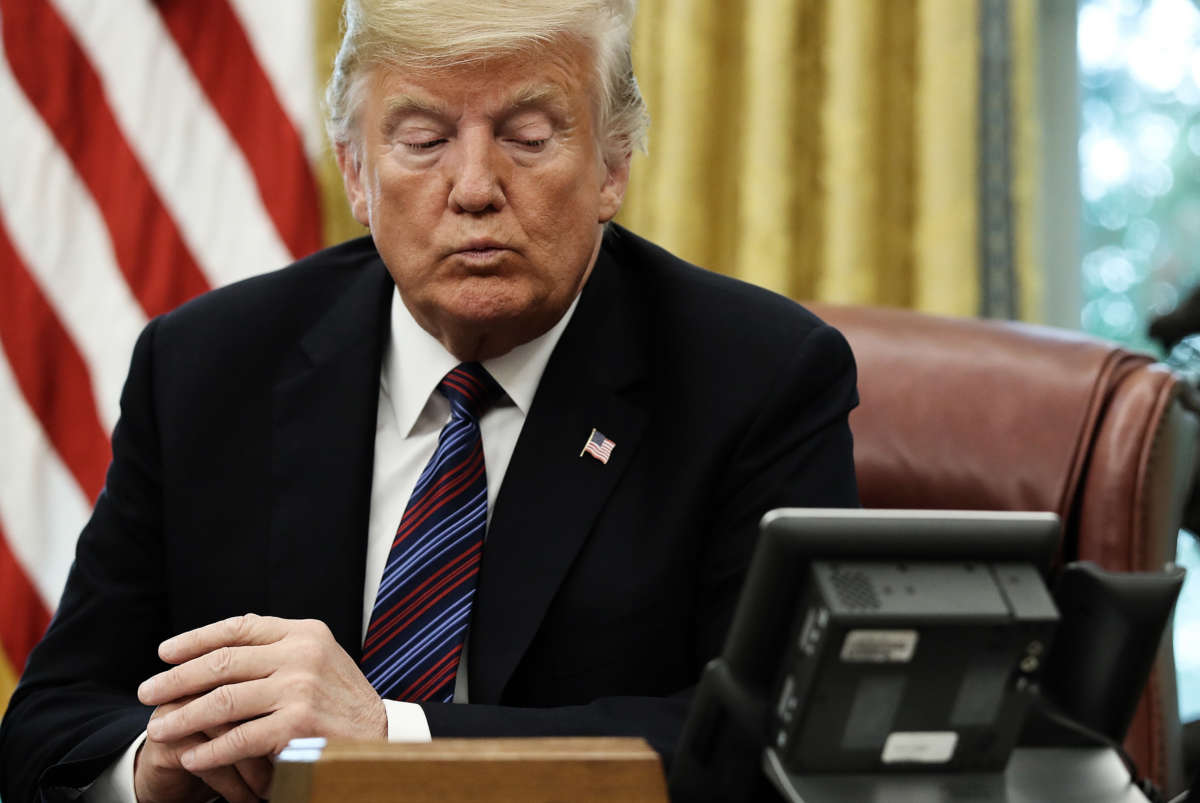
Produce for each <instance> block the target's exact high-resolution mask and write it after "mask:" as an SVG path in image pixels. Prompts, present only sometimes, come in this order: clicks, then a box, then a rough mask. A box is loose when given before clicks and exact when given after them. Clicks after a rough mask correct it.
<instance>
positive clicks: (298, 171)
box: [157, 0, 321, 258]
mask: <svg viewBox="0 0 1200 803" xmlns="http://www.w3.org/2000/svg"><path fill="white" fill-rule="evenodd" d="M157 6H158V10H159V12H160V13H161V14H162V17H163V20H164V21H165V22H166V24H167V28H168V29H169V30H170V31H171V36H173V37H174V38H175V42H176V43H177V44H178V45H179V49H180V50H181V51H183V54H184V56H185V57H186V58H187V60H188V63H189V64H190V65H191V67H192V72H193V73H194V74H195V76H196V79H197V80H198V81H199V82H200V85H201V86H202V87H204V92H205V94H206V95H208V99H209V101H210V102H211V103H212V105H213V108H215V109H216V110H217V113H218V114H220V115H221V119H222V120H224V121H225V125H226V127H228V129H229V131H230V133H231V134H232V135H233V138H234V140H235V141H236V142H237V144H238V147H240V148H241V150H242V153H244V154H245V156H246V159H247V160H248V161H249V163H250V169H251V170H252V171H253V172H254V177H255V179H256V180H257V183H258V191H259V194H260V195H261V196H262V200H263V204H264V206H265V207H266V209H267V212H268V214H270V216H271V220H273V221H274V222H275V228H276V229H278V231H279V236H280V237H281V238H282V239H283V241H284V243H286V244H287V247H288V250H289V251H291V253H292V256H293V257H297V258H299V257H301V256H304V255H305V254H309V253H312V252H313V251H316V250H317V249H318V248H320V247H321V209H320V206H319V204H318V201H317V187H316V182H315V180H314V179H313V174H312V168H311V167H310V165H309V163H308V157H307V156H306V155H305V153H304V145H303V144H302V142H301V140H300V135H299V134H298V133H297V131H296V128H295V126H293V125H292V122H291V120H290V119H289V118H288V116H287V112H285V111H284V109H283V106H282V105H281V104H280V102H279V98H278V97H277V96H276V95H275V90H274V88H273V87H272V86H271V82H270V79H268V78H267V75H266V73H265V72H264V71H263V69H262V65H261V64H259V62H258V59H257V58H256V57H255V55H254V50H253V49H252V48H251V46H250V41H249V39H247V37H246V32H245V31H244V30H243V29H242V25H241V22H240V21H239V20H238V18H237V15H236V14H235V13H234V11H233V9H232V8H231V7H230V6H229V3H228V2H227V0H207V2H203V3H198V2H196V0H160V2H158V3H157Z"/></svg>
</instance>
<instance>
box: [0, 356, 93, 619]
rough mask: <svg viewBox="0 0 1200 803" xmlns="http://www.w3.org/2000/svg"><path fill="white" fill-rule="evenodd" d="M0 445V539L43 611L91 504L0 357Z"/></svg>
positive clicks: (59, 584)
mask: <svg viewBox="0 0 1200 803" xmlns="http://www.w3.org/2000/svg"><path fill="white" fill-rule="evenodd" d="M0 443H2V444H4V458H3V459H2V460H0V512H2V513H3V520H4V532H5V534H6V535H7V536H8V538H7V539H6V541H7V542H8V545H9V546H10V547H11V548H12V551H13V555H14V556H15V557H16V559H17V561H18V562H19V563H20V564H21V566H23V567H24V569H25V576H26V577H28V578H29V579H30V581H31V582H32V583H33V585H34V587H35V588H37V590H38V593H39V595H40V596H41V597H42V599H43V600H44V601H45V603H46V607H48V608H49V609H50V610H54V607H55V605H57V604H58V597H59V595H60V594H61V593H62V588H63V585H64V584H65V583H66V581H67V571H68V570H69V569H70V568H71V561H72V559H73V558H74V556H75V540H76V539H77V538H78V537H79V531H80V530H81V529H83V525H84V524H85V523H86V522H87V519H88V515H89V514H90V511H91V504H89V503H88V501H87V499H86V498H85V497H84V495H83V492H82V491H81V490H80V489H79V486H78V485H77V484H76V482H75V479H74V477H72V476H71V473H70V472H69V471H67V468H66V466H64V465H63V464H62V461H60V460H59V458H58V454H57V453H56V452H55V451H54V449H53V447H51V445H50V443H49V442H48V441H47V440H46V437H45V434H44V433H43V432H42V427H41V424H39V423H38V420H37V418H35V417H34V415H33V412H32V411H31V410H30V409H29V406H28V405H27V404H26V403H25V398H24V396H22V395H21V390H20V388H19V387H17V383H16V378H15V377H14V376H13V375H12V371H11V369H10V368H9V366H8V361H7V360H4V359H0ZM0 602H2V600H0Z"/></svg>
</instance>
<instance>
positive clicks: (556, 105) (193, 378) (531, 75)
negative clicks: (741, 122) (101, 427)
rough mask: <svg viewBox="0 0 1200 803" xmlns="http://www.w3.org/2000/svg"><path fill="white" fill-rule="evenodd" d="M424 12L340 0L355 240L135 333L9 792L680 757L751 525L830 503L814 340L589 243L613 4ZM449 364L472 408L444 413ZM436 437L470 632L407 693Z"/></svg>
mask: <svg viewBox="0 0 1200 803" xmlns="http://www.w3.org/2000/svg"><path fill="white" fill-rule="evenodd" d="M418 5H423V4H420V3H415V2H394V3H379V4H371V6H370V7H369V8H368V7H367V6H366V5H365V4H364V6H362V7H360V6H359V4H358V3H353V2H352V3H350V4H348V10H347V34H346V41H345V43H344V44H343V49H342V52H341V54H339V59H338V64H337V65H336V66H335V75H334V79H333V81H332V83H331V89H330V101H331V102H330V107H331V131H332V134H333V138H334V141H335V143H336V145H337V148H338V156H339V163H340V164H341V167H342V171H343V175H344V178H345V181H346V188H347V194H348V196H349V199H350V202H351V206H352V208H353V210H354V213H355V215H356V217H358V219H359V220H360V221H362V222H363V223H364V224H365V225H367V226H368V227H369V228H370V230H371V238H369V239H368V238H364V239H362V240H358V241H353V242H350V243H346V244H344V245H341V246H337V247H335V248H332V249H329V250H327V251H325V252H322V253H320V254H316V255H314V256H312V257H309V258H307V259H304V260H301V261H300V262H299V263H297V264H296V265H293V266H291V267H289V268H286V269H284V270H282V271H279V272H277V273H273V274H269V275H266V276H262V277H258V278H256V279H252V280H249V281H247V282H243V283H241V284H238V285H235V286H232V287H228V288H224V289H222V290H218V291H216V292H213V293H211V294H209V295H207V296H204V297H202V298H200V299H197V300H196V301H194V302H192V303H190V304H188V305H185V306H184V307H182V308H180V309H179V310H176V311H175V312H173V313H170V314H168V315H166V316H163V317H162V318H160V319H157V320H155V321H154V322H152V323H151V324H150V325H149V326H148V327H147V329H146V331H145V332H144V333H143V335H142V337H141V339H140V340H139V342H138V345H137V347H136V349H135V353H134V357H133V362H132V366H131V369H130V375H129V379H128V381H127V384H126V388H125V392H124V394H123V397H122V415H121V421H120V424H119V425H118V427H117V430H116V432H115V433H114V436H113V463H112V466H111V468H110V471H109V475H108V479H107V483H106V487H105V491H104V493H103V494H102V496H101V498H100V500H99V501H98V503H97V506H96V510H95V512H94V514H93V517H92V519H91V521H90V522H89V524H88V525H87V527H86V529H85V531H84V533H83V535H82V536H81V538H80V542H79V547H78V552H77V556H76V561H75V564H74V566H73V568H72V572H71V576H70V579H69V580H68V584H67V588H66V591H65V592H64V596H63V599H62V602H61V605H60V608H59V611H58V613H57V614H56V617H55V620H54V622H53V624H52V625H51V628H50V630H49V632H48V633H47V635H46V637H45V639H44V640H43V642H42V643H41V644H40V645H39V646H38V648H37V649H36V650H35V651H34V653H33V655H32V657H31V659H30V662H29V665H28V667H27V669H26V672H25V674H24V675H23V677H22V681H21V685H20V687H19V688H18V690H17V692H16V694H15V695H14V697H13V700H12V703H11V707H10V709H9V715H8V716H7V717H6V719H5V722H4V725H3V730H2V731H0V757H2V760H3V779H2V781H0V794H2V795H3V796H4V797H5V799H6V800H24V799H30V798H34V797H35V796H36V795H37V794H38V791H39V790H40V793H41V794H43V795H46V796H47V797H50V798H54V797H56V796H58V797H64V798H67V797H72V796H75V795H76V794H77V793H78V791H79V790H83V793H84V796H85V797H91V798H93V799H121V798H122V797H124V798H126V799H128V798H131V797H134V796H136V797H137V798H138V799H139V800H143V801H148V800H204V799H206V798H207V797H208V796H211V795H212V793H213V792H214V791H215V792H217V793H219V794H221V795H223V796H225V797H226V798H228V799H230V800H235V801H240V800H252V799H254V798H255V797H256V796H261V795H263V794H265V791H266V786H267V784H268V782H269V776H270V765H269V763H268V762H267V761H266V758H265V757H267V756H270V755H271V754H273V753H274V752H277V751H278V750H279V749H280V748H281V747H282V746H284V745H285V744H286V743H287V741H288V740H289V739H291V738H294V737H298V736H312V735H321V736H350V737H357V738H394V739H399V738H428V737H429V736H430V735H432V736H462V735H476V736H503V735H569V734H574V735H586V734H632V735H641V736H644V737H646V738H647V739H649V740H650V742H651V743H652V744H653V745H654V746H655V747H656V748H657V749H659V750H660V752H662V754H663V755H664V758H665V759H666V760H668V761H669V760H670V756H671V753H672V750H673V748H674V743H675V740H676V739H677V737H678V733H679V730H680V727H681V724H682V721H683V718H684V715H685V711H686V706H687V700H688V694H689V690H690V688H691V687H692V686H693V685H694V683H695V682H696V679H697V677H698V676H699V672H700V669H701V668H702V666H703V665H704V663H705V662H706V661H707V660H708V659H710V658H712V657H713V656H714V655H715V654H716V653H717V652H718V651H719V649H720V646H721V643H722V640H723V638H724V634H725V630H726V628H727V627H728V624H729V621H730V619H731V616H732V612H733V606H734V604H735V601H736V598H737V594H738V592H739V589H740V584H741V581H742V579H743V577H744V573H745V571H746V567H747V565H748V562H749V559H750V555H751V552H752V550H753V546H754V539H755V534H756V528H757V522H758V519H759V518H760V517H761V515H762V514H763V513H764V512H765V511H766V510H769V509H771V508H773V507H779V506H841V505H853V504H856V501H857V497H856V491H855V484H854V475H853V464H852V459H851V441H850V433H849V429H848V427H847V414H848V413H849V410H850V409H851V408H852V407H853V405H854V403H855V400H856V396H855V390H854V366H853V360H852V358H851V356H850V352H849V349H848V347H847V346H846V343H845V341H844V340H843V339H842V338H841V336H840V335H838V334H837V333H836V332H835V331H834V330H832V329H831V328H829V327H827V326H825V325H823V324H821V323H820V322H819V321H818V320H816V319H815V318H814V317H813V316H812V315H810V314H808V313H807V312H805V311H804V310H802V309H801V308H800V307H798V306H797V305H795V304H793V303H792V302H790V301H787V300H786V299H783V298H780V297H778V296H775V295H772V294H770V293H767V292H765V291H763V290H760V289H757V288H753V287H750V286H748V285H745V284H741V283H738V282H735V281H732V280H729V279H724V278H721V277H719V276H716V275H714V274H710V273H707V272H704V271H702V270H699V269H697V268H694V267H691V266H689V265H686V264H685V263H683V262H681V261H680V260H678V259H676V258H674V257H672V256H671V255H669V254H667V253H666V252H664V251H662V250H661V249H658V248H657V247H655V246H653V245H651V244H650V243H647V242H645V241H644V240H641V239H640V238H638V237H636V236H635V235H633V234H631V233H629V232H627V231H625V230H623V229H621V228H619V227H616V226H609V228H607V230H606V229H605V226H606V224H608V223H609V221H610V219H611V218H612V216H613V215H615V214H616V211H617V209H618V207H619V206H620V202H621V198H622V196H623V193H624V188H625V182H626V180H627V177H628V166H629V156H630V153H631V151H632V148H633V147H635V146H636V145H637V144H638V142H639V140H640V138H641V136H642V133H641V132H642V129H643V127H644V112H643V111H642V107H641V100H640V97H639V96H638V95H637V89H636V84H635V83H634V82H633V76H632V71H631V67H630V64H629V45H628V29H629V25H630V23H631V16H632V7H631V6H632V4H629V3H623V2H619V1H618V0H614V1H613V2H611V3H607V4H599V6H598V5H597V4H595V3H582V2H581V3H577V4H574V5H571V4H564V3H562V2H561V1H559V2H554V3H542V2H537V1H536V0H528V2H527V3H526V4H525V5H526V6H527V7H525V8H520V9H517V10H515V11H513V10H512V9H511V7H509V6H506V7H505V8H503V9H484V10H482V11H480V10H479V9H475V8H474V6H475V5H476V4H475V3H468V4H462V5H461V7H460V4H458V3H456V2H451V1H450V0H437V2H436V3H430V4H427V7H422V8H414V6H418ZM506 9H508V10H507V11H506ZM456 366H457V367H456ZM443 377H445V379H443ZM456 377H457V378H458V379H456ZM462 377H468V379H466V380H465V384H466V385H472V383H475V382H478V383H479V386H481V387H482V386H484V385H487V386H491V383H492V382H493V381H495V382H496V383H497V384H496V387H495V397H496V398H495V401H494V403H493V404H492V405H491V406H490V407H483V408H480V409H478V410H475V409H472V410H471V411H469V412H468V413H464V412H463V410H465V409H467V407H470V404H469V403H468V404H466V406H464V403H463V402H462V399H461V398H459V397H458V396H457V395H456V393H455V392H452V391H450V390H447V389H446V384H447V383H450V384H451V385H454V386H456V387H457V386H461V385H463V384H464V382H463V381H460V380H462ZM435 388H436V390H435ZM469 395H470V394H468V396H469ZM467 401H468V402H472V403H473V400H472V399H469V398H468V399H467ZM456 422H457V423H456ZM463 422H465V423H463ZM456 426H462V427H464V428H463V429H461V430H453V432H455V433H458V432H460V431H461V432H464V433H467V434H466V435H463V436H462V439H463V443H468V442H470V443H474V444H476V445H475V446H474V447H473V448H474V451H473V452H471V454H472V455H473V457H471V458H470V460H473V461H476V462H478V461H480V460H482V462H483V464H484V465H485V466H486V469H485V470H480V471H478V472H476V474H474V475H473V479H472V480H471V482H476V481H478V480H479V478H480V476H481V475H482V477H483V482H482V484H480V486H479V489H478V494H477V498H478V500H480V501H479V504H478V505H475V504H474V503H472V506H470V507H469V510H468V507H467V506H465V503H464V507H463V508H462V510H463V511H466V512H464V513H462V519H461V521H468V520H469V521H471V522H474V523H472V524H470V526H467V525H465V524H464V525H461V526H460V524H459V523H455V524H454V525H453V526H451V525H446V527H447V528H450V529H453V531H454V532H455V533H458V532H459V531H460V530H461V531H463V532H467V533H468V534H469V538H468V537H467V536H463V537H462V541H463V543H466V544H468V545H469V548H467V549H466V551H464V552H463V553H462V555H461V557H460V558H456V560H460V561H462V562H461V563H459V564H458V568H457V569H455V570H454V571H460V570H462V575H461V577H460V580H461V581H462V583H465V585H463V584H460V583H459V582H455V583H453V584H449V583H447V584H446V588H447V593H449V590H452V589H453V588H460V590H461V589H465V591H462V596H461V603H462V604H461V606H460V607H458V608H455V609H453V610H449V609H447V611H446V612H445V616H447V617H452V616H457V617H459V621H460V624H459V625H455V626H453V627H449V626H447V627H446V628H445V629H444V632H442V631H439V635H438V638H439V639H441V638H443V636H444V646H445V648H446V652H445V654H444V655H441V654H440V653H439V655H440V662H439V663H437V664H431V665H430V667H429V668H428V669H423V667H422V665H420V664H419V663H418V664H415V666H416V668H415V669H412V670H411V671H412V672H413V673H414V674H413V677H415V681H414V682H412V683H407V682H406V683H400V684H399V685H397V684H396V683H394V682H392V681H390V680H388V679H387V677H385V676H390V675H389V673H390V672H391V671H392V670H391V669H387V670H386V671H382V670H381V671H376V669H374V668H368V667H372V666H373V664H372V663H371V662H372V661H373V660H379V659H375V658H372V656H373V655H374V654H375V653H376V652H378V649H379V648H378V645H379V644H381V643H383V644H386V643H388V640H387V638H382V639H379V635H378V633H377V632H376V627H379V628H381V630H380V632H383V631H385V630H386V629H387V628H388V627H390V626H391V625H390V624H387V623H388V622H389V619H388V617H389V616H390V615H391V614H392V612H393V611H394V610H396V609H398V608H403V607H404V605H405V604H407V603H406V600H408V599H409V598H410V597H412V596H413V595H420V594H425V591H424V590H427V586H426V585H425V584H424V583H421V584H416V581H411V582H412V584H413V590H411V591H410V590H409V585H406V583H409V582H410V581H408V580H403V579H401V580H396V579H395V578H397V577H402V576H403V575H402V573H401V574H396V572H397V571H399V569H398V566H399V565H400V564H402V563H404V562H405V561H407V560H408V556H407V555H405V554H403V552H402V550H403V549H404V546H403V544H402V542H403V541H404V537H406V536H404V534H405V533H406V532H407V531H408V529H409V527H410V524H411V526H412V527H421V526H425V525H424V524H422V522H424V521H426V520H427V519H429V517H430V516H433V517H434V518H436V516H435V514H434V513H432V512H430V511H431V510H432V509H435V508H437V507H439V505H438V504H434V503H432V502H430V501H429V497H428V496H423V495H422V491H421V489H422V488H423V487H428V486H427V485H426V477H427V476H439V475H438V474H437V471H440V470H442V469H443V468H445V466H444V465H440V461H441V458H440V457H439V456H441V455H443V454H446V453H448V452H446V451H445V450H446V449H447V448H450V447H447V443H449V442H451V441H455V438H457V437H458V435H452V436H448V435H447V433H448V432H451V431H452V429H453V427H456ZM455 442H457V441H455ZM589 444H590V446H589ZM585 447H586V448H585ZM427 462H428V463H430V467H428V468H426V469H425V470H424V471H421V467H422V466H425V465H426V463H427ZM467 464H468V463H467V462H464V464H463V465H467ZM418 474H420V477H418ZM414 487H415V488H416V490H414ZM437 487H441V486H437ZM472 487H474V486H472ZM439 493H440V492H439ZM448 498H453V497H452V496H451V497H448ZM472 498H475V497H472ZM457 504H458V502H455V503H454V505H457ZM454 505H450V506H449V507H453V506H454ZM456 510H457V508H456ZM414 511H417V512H418V513H420V515H419V516H418V515H417V513H414ZM427 514H428V515H427ZM455 515H458V514H457V512H456V513H455ZM472 517H473V518H472ZM459 521H460V520H457V519H456V522H459ZM396 522H401V527H400V530H399V535H396V536H395V537H393V535H394V534H396V533H397V530H396ZM438 526H440V525H438ZM485 528H486V536H485V535H484V531H485ZM434 530H435V533H434V535H431V536H430V538H431V539H433V540H432V541H431V543H440V542H437V541H436V538H440V537H441V536H440V535H438V534H437V533H438V532H439V531H436V530H437V528H436V527H434ZM448 531H449V529H448V530H447V532H448ZM402 536H403V537H402ZM422 537H424V536H422ZM455 537H456V538H457V537H458V536H457V535H456V536H455ZM471 539H474V540H471ZM438 549H441V547H440V546H439V547H438ZM414 560H415V558H414ZM404 565H407V564H404ZM463 567H468V569H469V570H465V569H463ZM430 571H431V572H432V573H433V574H432V576H433V577H437V576H440V575H439V574H438V573H439V572H443V571H447V569H446V568H445V567H443V568H436V569H430ZM423 589H424V590H423ZM472 589H473V590H472ZM456 593H457V592H456ZM389 595H396V598H398V599H399V600H400V601H399V602H397V603H396V605H395V606H392V605H391V599H392V597H391V596H389ZM425 596H427V597H429V598H430V602H429V605H435V603H437V600H438V599H440V598H441V597H442V596H443V595H442V594H440V593H439V594H436V595H435V594H432V593H429V594H425ZM418 598H421V599H423V598H424V597H418ZM381 600H387V602H381ZM456 604H457V603H456ZM385 608H386V610H383V609H385ZM425 610H426V608H425V607H422V608H421V614H422V615H425V614H424V612H425ZM434 610H437V609H436V608H435V609H434ZM248 612H252V613H248ZM437 615H438V616H442V615H443V614H442V613H438V614H437ZM415 617H416V614H414V618H415ZM468 620H469V627H467V621H468ZM447 621H449V619H448V620H447ZM381 623H383V624H381ZM397 627H398V630H397V631H396V632H401V633H403V632H405V631H404V629H403V627H402V626H397ZM364 637H365V638H366V642H367V647H366V649H364ZM415 638H416V637H415V636H414V639H415ZM401 641H404V639H403V638H401V639H397V643H399V642H401ZM405 643H406V644H407V643H409V642H405ZM416 652H418V650H417V649H416V648H413V649H408V648H407V647H406V648H404V649H396V650H394V653H395V655H394V657H393V656H391V655H385V657H384V659H383V661H384V665H385V667H392V666H405V671H408V669H407V666H406V665H405V662H406V661H408V660H409V659H410V658H411V657H412V655H413V654H414V653H416ZM388 662H395V663H394V664H393V663H388ZM395 671H396V672H399V671H400V670H398V669H397V670H395ZM364 673H365V674H364ZM401 674H403V673H401ZM430 679H432V680H430ZM414 690H416V692H414ZM392 698H400V699H399V700H396V699H392ZM385 700H386V701H385ZM452 701H453V702H452ZM463 702H467V703H469V704H466V705H463V704H461V703H463Z"/></svg>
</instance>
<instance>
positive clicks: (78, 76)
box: [0, 0, 208, 317]
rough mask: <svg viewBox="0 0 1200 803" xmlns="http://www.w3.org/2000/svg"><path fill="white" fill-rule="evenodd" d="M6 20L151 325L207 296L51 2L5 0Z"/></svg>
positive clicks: (33, 90)
mask: <svg viewBox="0 0 1200 803" xmlns="http://www.w3.org/2000/svg"><path fill="white" fill-rule="evenodd" d="M201 5H204V6H205V7H207V4H201ZM0 17H3V19H4V26H3V30H4V47H5V49H6V51H7V53H8V61H9V64H10V65H11V67H12V71H13V74H14V75H15V76H16V78H17V81H18V82H19V83H20V85H21V88H22V89H23V90H24V91H25V94H26V95H27V96H28V97H29V100H30V101H31V102H32V103H33V105H34V106H35V107H36V108H37V110H38V113H39V114H40V115H41V117H42V119H43V120H44V121H45V123H46V125H47V126H48V127H49V128H50V130H51V131H52V132H54V136H55V139H57V140H58V143H59V145H60V146H61V147H62V149H63V150H64V151H65V152H66V153H67V154H68V155H69V156H70V157H71V161H72V163H73V164H74V166H75V170H76V172H77V173H78V174H79V176H80V177H81V178H82V179H83V182H84V184H86V185H87V188H88V190H89V191H90V192H91V194H92V197H93V198H95V199H96V204H97V205H98V206H99V208H100V214H101V215H102V216H103V217H104V221H105V223H106V225H107V227H108V231H109V236H110V237H111V238H112V243H113V249H114V251H115V252H116V256H117V263H118V264H119V265H120V267H121V272H122V273H124V274H125V278H126V280H127V281H128V282H129V287H130V289H131V290H132V291H133V294H134V296H135V297H136V298H137V300H138V302H139V303H140V304H141V306H142V309H143V310H145V312H146V314H147V315H148V316H151V317H153V316H155V315H158V314H161V313H163V312H166V311H167V310H170V309H172V308H174V307H176V306H178V305H179V304H181V303H182V302H184V301H186V300H187V299H189V298H191V297H192V296H195V295H198V294H199V293H202V292H204V291H205V290H207V289H208V280H207V279H205V277H204V274H203V273H201V271H200V268H199V267H198V266H197V264H196V260H195V259H194V258H193V256H192V254H191V252H190V251H189V250H188V247H187V244H186V243H184V241H183V238H182V237H181V236H180V233H179V230H178V228H177V227H176V226H175V222H174V220H172V218H171V215H170V214H169V213H168V212H167V209H166V207H165V206H164V205H163V202H162V200H161V199H160V198H159V197H158V193H157V192H155V190H154V187H153V185H151V183H150V180H149V179H148V178H147V177H146V174H145V172H144V171H143V170H142V166H141V164H139V162H138V160H137V157H136V156H135V155H134V153H133V151H132V150H131V149H130V147H129V145H128V143H127V142H126V141H125V138H124V136H123V135H122V133H121V129H120V127H119V126H118V125H117V121H116V118H114V116H113V113H112V110H111V109H109V107H108V103H107V101H106V99H105V96H104V89H103V86H102V85H101V82H100V78H99V76H97V74H96V71H95V70H94V69H93V68H92V65H91V63H90V62H89V61H88V59H87V56H86V54H85V53H84V52H83V50H82V48H80V46H79V43H78V42H76V41H75V38H74V36H73V35H72V33H71V31H70V29H69V28H68V27H67V26H66V24H65V23H64V22H63V21H62V18H61V17H59V15H58V12H57V11H55V10H54V8H52V7H51V6H50V4H49V3H48V2H47V1H46V0H0ZM64 236H70V234H69V232H67V233H66V234H64ZM80 267H81V269H84V268H85V266H80Z"/></svg>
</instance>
